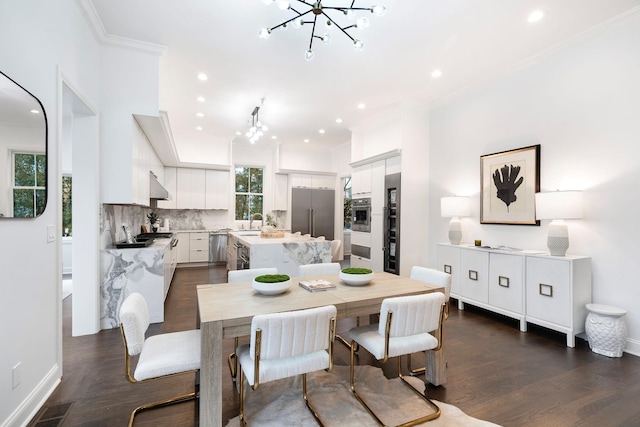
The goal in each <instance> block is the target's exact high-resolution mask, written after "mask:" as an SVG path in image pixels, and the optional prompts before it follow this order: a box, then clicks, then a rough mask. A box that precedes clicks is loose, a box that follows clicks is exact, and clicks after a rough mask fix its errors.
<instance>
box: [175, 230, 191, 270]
mask: <svg viewBox="0 0 640 427" xmlns="http://www.w3.org/2000/svg"><path fill="white" fill-rule="evenodd" d="M190 234H191V233H186V232H185V233H176V235H175V237H176V238H177V239H178V246H176V248H175V249H177V251H176V252H177V260H178V263H179V264H183V263H187V262H189V256H190V253H191V252H190V248H189V243H190V242H189V240H190Z"/></svg>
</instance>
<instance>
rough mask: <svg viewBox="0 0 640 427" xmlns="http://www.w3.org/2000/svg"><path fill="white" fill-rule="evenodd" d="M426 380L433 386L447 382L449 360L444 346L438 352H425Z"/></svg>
mask: <svg viewBox="0 0 640 427" xmlns="http://www.w3.org/2000/svg"><path fill="white" fill-rule="evenodd" d="M425 353H426V355H425V366H426V367H427V369H426V371H425V374H424V375H425V376H424V378H425V380H427V381H428V382H430V383H431V384H433V385H436V386H438V385H442V384H444V383H446V382H447V358H446V355H445V351H444V346H443V347H442V348H441V349H440V350H438V351H433V350H428V351H426V352H425Z"/></svg>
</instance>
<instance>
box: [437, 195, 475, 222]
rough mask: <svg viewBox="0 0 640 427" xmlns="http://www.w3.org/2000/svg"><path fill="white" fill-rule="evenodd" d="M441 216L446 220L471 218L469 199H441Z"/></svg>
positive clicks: (454, 197)
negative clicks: (458, 217)
mask: <svg viewBox="0 0 640 427" xmlns="http://www.w3.org/2000/svg"><path fill="white" fill-rule="evenodd" d="M440 215H441V216H443V217H446V218H451V217H456V216H469V198H468V197H459V196H452V197H442V198H441V199H440Z"/></svg>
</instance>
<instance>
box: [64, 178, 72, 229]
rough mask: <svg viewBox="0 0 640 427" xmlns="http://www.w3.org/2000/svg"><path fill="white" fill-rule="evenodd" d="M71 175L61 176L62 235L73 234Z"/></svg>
mask: <svg viewBox="0 0 640 427" xmlns="http://www.w3.org/2000/svg"><path fill="white" fill-rule="evenodd" d="M71 183H72V180H71V177H70V176H63V177H62V235H63V236H65V237H67V236H72V235H73V221H72V219H71V206H72V201H71Z"/></svg>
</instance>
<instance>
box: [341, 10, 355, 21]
mask: <svg viewBox="0 0 640 427" xmlns="http://www.w3.org/2000/svg"><path fill="white" fill-rule="evenodd" d="M344 14H345V15H347V18H348V19H353V18H355V17H356V13H355V12H354V11H353V10H351V9H349V10H346V11H345V12H344Z"/></svg>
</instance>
